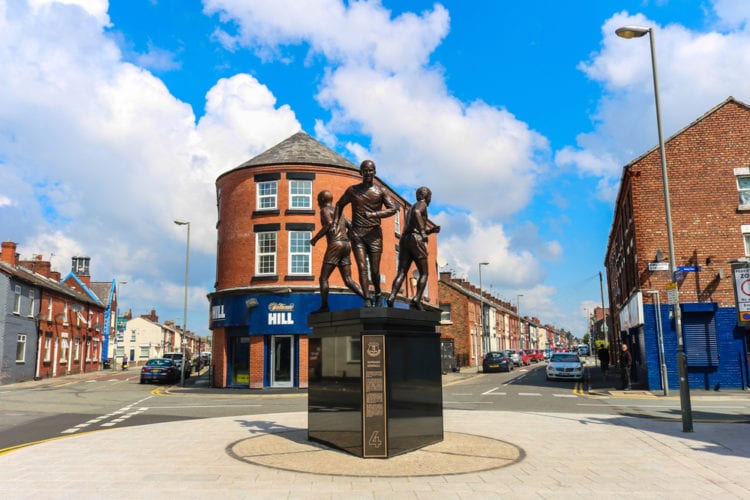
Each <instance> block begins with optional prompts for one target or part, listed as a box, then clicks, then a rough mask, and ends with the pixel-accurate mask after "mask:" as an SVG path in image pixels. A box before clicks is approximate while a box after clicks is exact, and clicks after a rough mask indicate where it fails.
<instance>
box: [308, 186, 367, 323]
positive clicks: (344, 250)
mask: <svg viewBox="0 0 750 500" xmlns="http://www.w3.org/2000/svg"><path fill="white" fill-rule="evenodd" d="M318 206H319V207H320V224H321V228H320V231H318V232H317V233H316V234H315V236H313V237H312V239H310V244H311V245H313V246H315V243H317V242H318V240H319V239H320V238H322V237H323V236H324V235H325V237H326V241H327V243H328V246H327V247H326V253H325V256H324V257H323V265H322V266H321V268H320V278H319V280H318V281H319V283H320V309H318V310H317V311H315V312H328V311H330V309H329V307H328V290H329V285H328V278H329V277H330V276H331V273H333V270H334V269H336V268H337V267H338V268H339V272H340V273H341V277H342V278H343V279H344V283H346V286H347V287H348V288H349V290H351V291H353V292H354V293H356V294H357V295H359V296H360V297H362V298H363V299H365V300H367V299H366V297H365V295H364V294H363V293H362V289H361V288H360V287H359V285H358V284H357V283H356V282H355V281H354V280H353V279H352V272H351V260H350V259H349V254H350V253H351V252H352V246H351V243H350V242H349V235H348V231H349V230H350V229H351V223H350V222H349V220H348V219H347V218H346V217H343V216H341V217H339V219H338V222H336V223H334V212H335V210H334V208H333V195H332V194H331V192H330V191H328V190H327V189H326V190H323V191H321V192H320V193H318Z"/></svg>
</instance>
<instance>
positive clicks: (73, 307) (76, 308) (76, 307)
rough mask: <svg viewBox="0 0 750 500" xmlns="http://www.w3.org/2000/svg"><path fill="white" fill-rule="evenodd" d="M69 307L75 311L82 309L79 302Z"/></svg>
mask: <svg viewBox="0 0 750 500" xmlns="http://www.w3.org/2000/svg"><path fill="white" fill-rule="evenodd" d="M70 308H71V309H72V310H73V312H76V313H79V312H81V311H83V306H82V305H81V304H73V305H72V306H70Z"/></svg>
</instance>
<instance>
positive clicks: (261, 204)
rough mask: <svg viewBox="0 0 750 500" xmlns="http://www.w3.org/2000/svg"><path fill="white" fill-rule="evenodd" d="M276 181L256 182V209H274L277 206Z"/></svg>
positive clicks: (277, 183)
mask: <svg viewBox="0 0 750 500" xmlns="http://www.w3.org/2000/svg"><path fill="white" fill-rule="evenodd" d="M278 189H279V182H278V181H263V182H258V191H257V192H258V205H257V207H258V210H274V209H276V208H277V206H278V205H277V199H278Z"/></svg>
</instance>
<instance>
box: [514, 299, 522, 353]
mask: <svg viewBox="0 0 750 500" xmlns="http://www.w3.org/2000/svg"><path fill="white" fill-rule="evenodd" d="M521 297H523V294H522V293H519V294H518V295H516V312H517V313H518V342H519V344H520V345H519V347H520V348H521V349H523V321H522V320H521Z"/></svg>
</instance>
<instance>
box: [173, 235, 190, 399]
mask: <svg viewBox="0 0 750 500" xmlns="http://www.w3.org/2000/svg"><path fill="white" fill-rule="evenodd" d="M174 223H175V224H177V225H178V226H187V245H186V247H185V300H184V303H183V309H182V342H180V348H181V350H182V366H181V367H180V385H181V386H183V387H185V365H186V364H187V362H188V360H187V356H185V337H186V336H187V300H188V269H189V265H188V263H189V262H190V222H189V221H180V220H176V221H174Z"/></svg>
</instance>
